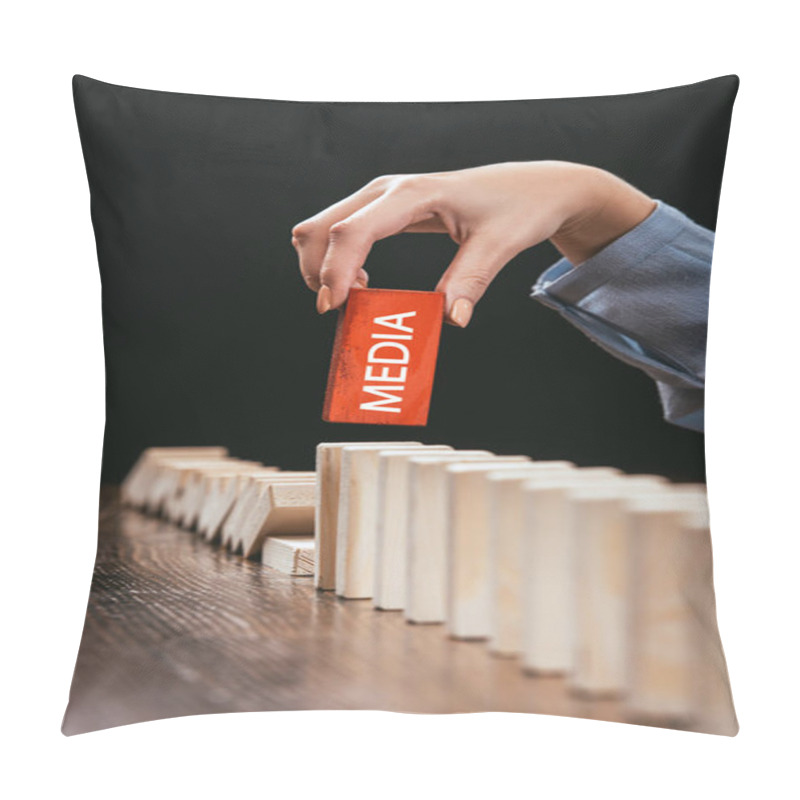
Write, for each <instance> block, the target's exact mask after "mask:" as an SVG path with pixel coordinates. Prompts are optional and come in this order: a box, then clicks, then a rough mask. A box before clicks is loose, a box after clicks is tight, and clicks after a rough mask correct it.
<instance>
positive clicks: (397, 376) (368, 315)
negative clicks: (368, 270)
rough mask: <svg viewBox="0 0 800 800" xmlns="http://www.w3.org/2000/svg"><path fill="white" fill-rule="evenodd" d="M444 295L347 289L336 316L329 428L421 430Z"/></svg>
mask: <svg viewBox="0 0 800 800" xmlns="http://www.w3.org/2000/svg"><path fill="white" fill-rule="evenodd" d="M443 316H444V294H442V293H441V292H410V291H397V290H394V289H351V290H350V294H349V296H348V299H347V304H346V305H345V307H344V309H343V311H341V312H340V314H339V321H338V324H337V328H336V338H335V341H334V346H333V356H332V358H331V367H330V373H329V375H328V386H327V390H326V392H325V406H324V410H323V413H322V418H323V419H324V420H325V421H326V422H356V423H363V424H370V425H425V424H427V421H428V408H429V406H430V398H431V391H432V389H433V376H434V372H435V370H436V354H437V352H438V350H439V336H440V332H441V328H442V319H443Z"/></svg>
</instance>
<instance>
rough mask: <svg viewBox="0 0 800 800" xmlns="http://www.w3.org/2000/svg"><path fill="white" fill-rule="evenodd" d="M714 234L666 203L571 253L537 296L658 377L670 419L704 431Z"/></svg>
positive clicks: (594, 338) (597, 340)
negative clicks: (580, 258)
mask: <svg viewBox="0 0 800 800" xmlns="http://www.w3.org/2000/svg"><path fill="white" fill-rule="evenodd" d="M713 249H714V234H713V233H712V232H711V231H709V230H708V229H707V228H704V227H702V226H701V225H698V224H697V223H695V222H692V220H690V219H689V218H688V217H687V216H685V215H684V214H682V213H681V212H680V211H678V210H677V209H675V208H673V207H672V206H669V205H667V204H666V203H662V202H660V201H659V202H658V203H657V206H656V208H655V210H654V211H653V212H652V213H651V214H650V216H649V217H647V218H646V219H645V220H643V221H642V222H641V223H640V224H639V225H637V226H636V227H635V228H634V229H633V230H631V231H629V232H628V233H626V234H625V235H623V236H621V237H620V238H619V239H617V240H616V241H614V242H612V243H611V244H610V245H608V246H607V247H605V248H604V249H603V250H601V251H600V252H599V253H597V254H596V255H594V256H592V257H591V258H590V259H588V260H587V261H584V262H583V263H582V264H580V265H577V266H576V265H573V264H572V263H570V262H569V261H568V260H567V259H566V258H562V259H561V260H560V261H557V262H556V263H555V264H553V266H552V267H550V268H549V269H547V270H546V271H545V272H544V273H542V275H541V276H540V278H539V280H538V282H537V283H536V285H535V286H534V287H533V292H532V294H531V297H534V298H535V299H536V300H538V301H539V302H541V303H544V304H545V305H546V306H550V307H551V308H554V309H556V310H557V311H558V312H559V313H560V314H561V316H563V317H564V318H565V319H566V320H568V321H569V322H571V323H572V324H573V325H575V327H577V328H579V329H580V330H581V331H583V333H585V334H586V335H587V336H588V337H589V338H590V339H591V340H592V341H594V342H595V343H597V344H598V345H599V346H600V347H602V348H604V349H605V350H607V351H608V352H610V353H611V354H612V355H614V356H616V357H617V358H619V359H621V360H622V361H625V362H627V363H628V364H631V365H633V366H635V367H638V368H639V369H641V370H643V371H644V372H646V373H647V374H648V375H649V376H650V377H651V378H653V380H654V381H655V382H656V386H657V387H658V392H659V395H660V397H661V403H662V406H663V408H664V417H665V418H666V419H667V420H668V421H669V422H673V423H675V424H676V425H681V426H683V427H685V428H690V429H692V430H697V431H702V430H703V408H704V398H705V391H704V389H705V361H706V332H707V328H708V288H709V280H710V277H711V254H712V251H713Z"/></svg>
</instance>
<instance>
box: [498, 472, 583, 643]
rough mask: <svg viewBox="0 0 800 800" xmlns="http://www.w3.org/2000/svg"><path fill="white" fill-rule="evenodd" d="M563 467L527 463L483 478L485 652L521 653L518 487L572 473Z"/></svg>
mask: <svg viewBox="0 0 800 800" xmlns="http://www.w3.org/2000/svg"><path fill="white" fill-rule="evenodd" d="M575 468H576V467H575V465H574V464H572V463H571V462H569V461H533V462H531V463H530V464H522V465H520V466H519V467H518V468H516V469H508V470H499V471H498V470H496V471H493V472H490V473H488V474H487V475H486V481H487V483H488V491H489V501H488V511H489V520H488V523H487V525H488V530H489V559H488V568H489V580H488V585H489V651H490V652H491V653H493V654H495V655H498V656H516V655H519V654H520V653H521V652H522V529H523V502H522V500H523V493H522V485H523V484H524V483H525V482H526V481H529V480H531V479H536V478H546V477H547V476H549V475H550V474H552V473H553V472H555V473H561V472H563V471H564V470H574V469H575Z"/></svg>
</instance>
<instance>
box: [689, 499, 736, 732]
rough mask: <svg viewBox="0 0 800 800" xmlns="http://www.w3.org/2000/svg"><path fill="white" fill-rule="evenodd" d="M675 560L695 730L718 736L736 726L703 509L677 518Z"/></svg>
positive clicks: (707, 525)
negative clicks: (685, 617) (682, 581)
mask: <svg viewBox="0 0 800 800" xmlns="http://www.w3.org/2000/svg"><path fill="white" fill-rule="evenodd" d="M682 540H683V541H682V546H681V549H682V553H681V556H680V558H681V561H682V563H683V564H685V565H686V573H685V578H686V585H685V586H684V591H683V594H684V597H685V602H686V605H687V608H688V609H689V610H690V614H689V624H690V626H691V632H690V645H691V647H692V650H693V652H694V662H695V665H696V666H695V670H694V684H695V685H694V690H695V691H694V694H695V697H694V701H693V704H694V706H695V707H696V709H697V724H696V726H695V728H696V730H699V731H702V732H704V733H715V734H718V735H722V736H735V735H736V734H737V732H738V731H739V723H738V721H737V719H736V710H735V708H734V705H733V697H732V695H731V685H730V679H729V677H728V667H727V664H726V662H725V653H724V651H723V649H722V641H721V640H720V635H719V628H718V627H717V609H716V598H715V596H714V568H713V556H712V549H711V533H710V531H709V522H708V514H707V513H706V510H705V509H701V510H700V511H699V512H696V513H689V514H688V515H686V516H685V517H684V519H683V527H682Z"/></svg>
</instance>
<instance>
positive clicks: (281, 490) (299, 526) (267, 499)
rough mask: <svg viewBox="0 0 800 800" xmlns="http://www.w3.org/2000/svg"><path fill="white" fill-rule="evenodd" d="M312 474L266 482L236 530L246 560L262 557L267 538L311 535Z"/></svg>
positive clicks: (312, 514) (313, 484) (312, 509)
mask: <svg viewBox="0 0 800 800" xmlns="http://www.w3.org/2000/svg"><path fill="white" fill-rule="evenodd" d="M315 488H316V484H315V480H314V477H313V475H312V476H309V477H308V479H306V480H296V481H294V480H293V481H281V482H265V483H264V484H262V485H261V486H260V489H261V491H260V492H259V493H258V496H257V498H256V500H255V503H254V504H253V508H252V510H251V512H250V514H249V515H248V516H247V519H246V520H245V522H244V525H243V526H242V528H241V530H240V531H239V539H240V541H241V543H242V554H243V555H244V556H245V558H256V557H260V555H261V548H262V547H263V546H264V540H265V539H266V538H267V537H268V536H272V535H278V536H291V535H301V534H306V535H311V534H313V533H314V493H315Z"/></svg>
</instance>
